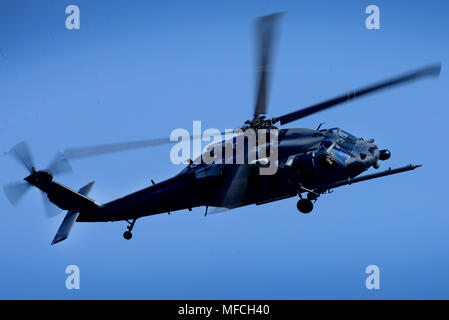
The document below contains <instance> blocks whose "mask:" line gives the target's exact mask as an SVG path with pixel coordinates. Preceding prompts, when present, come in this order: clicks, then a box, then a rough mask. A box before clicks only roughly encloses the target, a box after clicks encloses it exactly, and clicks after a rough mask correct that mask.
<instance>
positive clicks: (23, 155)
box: [9, 141, 34, 172]
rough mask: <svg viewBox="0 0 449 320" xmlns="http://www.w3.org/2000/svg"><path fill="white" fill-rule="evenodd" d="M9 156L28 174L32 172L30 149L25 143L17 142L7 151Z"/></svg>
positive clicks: (32, 164) (32, 163)
mask: <svg viewBox="0 0 449 320" xmlns="http://www.w3.org/2000/svg"><path fill="white" fill-rule="evenodd" d="M9 154H10V155H11V156H12V157H13V158H14V159H16V160H17V161H18V162H19V163H21V164H22V165H23V166H24V168H25V169H27V170H28V171H29V172H33V167H34V162H33V157H32V156H31V152H30V148H29V147H28V144H27V143H26V142H25V141H22V142H19V143H18V144H16V145H15V146H14V147H12V148H11V150H9Z"/></svg>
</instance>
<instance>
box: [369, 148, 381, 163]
mask: <svg viewBox="0 0 449 320" xmlns="http://www.w3.org/2000/svg"><path fill="white" fill-rule="evenodd" d="M368 151H369V153H370V159H369V165H370V166H373V167H374V169H378V168H379V167H380V162H379V157H380V151H379V148H378V147H377V146H376V145H375V144H373V143H369V144H368Z"/></svg>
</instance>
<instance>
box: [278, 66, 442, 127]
mask: <svg viewBox="0 0 449 320" xmlns="http://www.w3.org/2000/svg"><path fill="white" fill-rule="evenodd" d="M440 71H441V64H434V65H430V66H427V67H424V68H421V69H418V70H415V71H412V72H409V73H406V74H403V75H400V76H397V77H394V78H392V79H390V80H386V81H383V82H379V83H377V84H374V85H372V86H367V87H364V88H361V89H358V90H354V91H352V92H348V93H346V94H344V95H341V96H338V97H336V98H333V99H331V100H328V101H325V102H321V103H318V104H315V105H312V106H310V107H307V108H304V109H301V110H298V111H294V112H291V113H288V114H285V115H283V116H280V117H278V118H274V119H273V120H274V121H275V122H277V121H280V123H281V125H283V124H287V123H289V122H292V121H295V120H298V119H301V118H304V117H306V116H308V115H311V114H313V113H316V112H319V111H323V110H325V109H328V108H331V107H333V106H336V105H338V104H340V103H343V102H347V101H350V100H353V99H356V98H360V97H362V96H364V95H366V94H369V93H372V92H375V91H379V90H383V89H387V88H391V87H394V86H397V85H400V84H405V83H407V82H411V81H414V80H418V79H420V78H424V77H438V76H439V74H440Z"/></svg>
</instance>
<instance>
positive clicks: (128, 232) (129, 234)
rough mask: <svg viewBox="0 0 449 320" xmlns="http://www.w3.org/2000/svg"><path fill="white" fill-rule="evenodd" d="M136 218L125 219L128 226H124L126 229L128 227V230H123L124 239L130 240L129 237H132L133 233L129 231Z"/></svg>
mask: <svg viewBox="0 0 449 320" xmlns="http://www.w3.org/2000/svg"><path fill="white" fill-rule="evenodd" d="M136 220H137V218H136V219H133V221H129V220H126V222H128V223H129V226H127V227H126V229H128V231H125V232H123V238H125V239H126V240H131V238H132V237H133V234H132V233H131V231H132V230H133V228H134V224H135V223H136Z"/></svg>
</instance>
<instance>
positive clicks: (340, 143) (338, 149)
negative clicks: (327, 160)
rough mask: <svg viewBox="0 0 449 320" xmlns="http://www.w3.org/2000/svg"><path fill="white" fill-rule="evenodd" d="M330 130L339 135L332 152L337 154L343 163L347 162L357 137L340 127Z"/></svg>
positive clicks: (336, 156) (337, 157)
mask: <svg viewBox="0 0 449 320" xmlns="http://www.w3.org/2000/svg"><path fill="white" fill-rule="evenodd" d="M329 131H331V132H332V133H334V134H336V135H337V136H338V137H337V142H336V144H335V145H334V146H333V148H332V149H331V150H330V152H331V153H332V154H333V155H334V156H335V158H336V159H337V160H339V161H341V162H342V163H345V162H346V161H347V160H348V159H349V157H350V156H351V153H352V150H353V149H354V147H355V143H356V141H357V138H356V137H354V136H353V135H352V134H350V133H348V132H346V131H344V130H342V129H340V128H333V129H330V130H329Z"/></svg>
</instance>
